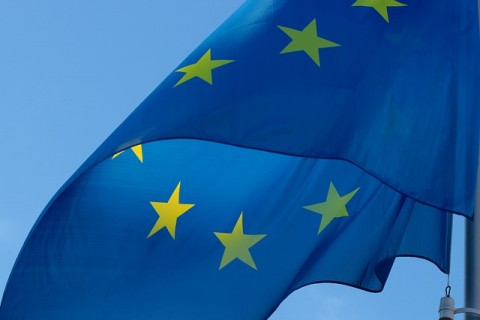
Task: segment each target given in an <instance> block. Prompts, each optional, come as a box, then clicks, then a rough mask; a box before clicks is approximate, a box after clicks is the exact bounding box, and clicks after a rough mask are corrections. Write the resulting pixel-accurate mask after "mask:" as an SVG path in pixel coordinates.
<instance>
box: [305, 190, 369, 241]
mask: <svg viewBox="0 0 480 320" xmlns="http://www.w3.org/2000/svg"><path fill="white" fill-rule="evenodd" d="M359 189H360V188H357V189H355V190H353V191H352V192H350V193H348V194H346V195H344V196H342V197H341V196H340V195H339V194H338V191H337V189H335V186H334V185H333V182H330V187H329V188H328V195H327V200H326V201H325V202H321V203H317V204H312V205H309V206H305V207H304V208H305V209H307V210H310V211H313V212H315V213H318V214H321V215H322V222H321V223H320V227H319V229H318V234H320V232H322V231H323V229H325V228H326V227H327V226H328V225H329V224H330V222H332V220H333V219H335V218H341V217H347V216H348V212H347V208H346V205H347V203H348V202H349V201H350V200H351V199H352V198H353V196H354V195H355V193H357V191H358V190H359Z"/></svg>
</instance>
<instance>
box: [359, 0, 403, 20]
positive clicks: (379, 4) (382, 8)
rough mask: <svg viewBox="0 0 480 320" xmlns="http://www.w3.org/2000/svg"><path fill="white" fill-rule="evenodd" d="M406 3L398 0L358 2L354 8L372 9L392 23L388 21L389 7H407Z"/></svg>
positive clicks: (360, 0) (361, 0)
mask: <svg viewBox="0 0 480 320" xmlns="http://www.w3.org/2000/svg"><path fill="white" fill-rule="evenodd" d="M405 6H407V5H406V4H404V3H401V2H398V1H396V0H357V1H355V3H354V4H352V7H370V8H373V9H375V11H377V12H378V14H380V15H381V16H382V17H383V19H385V21H387V22H390V21H389V19H388V10H387V8H388V7H405Z"/></svg>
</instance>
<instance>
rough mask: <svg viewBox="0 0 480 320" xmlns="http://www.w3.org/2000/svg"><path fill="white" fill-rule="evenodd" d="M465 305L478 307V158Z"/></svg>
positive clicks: (468, 226)
mask: <svg viewBox="0 0 480 320" xmlns="http://www.w3.org/2000/svg"><path fill="white" fill-rule="evenodd" d="M479 8H480V0H479ZM465 306H466V307H467V308H475V309H480V159H479V163H478V172H477V191H476V197H475V217H474V220H473V221H469V220H467V219H465ZM465 320H480V315H476V314H468V313H467V314H465Z"/></svg>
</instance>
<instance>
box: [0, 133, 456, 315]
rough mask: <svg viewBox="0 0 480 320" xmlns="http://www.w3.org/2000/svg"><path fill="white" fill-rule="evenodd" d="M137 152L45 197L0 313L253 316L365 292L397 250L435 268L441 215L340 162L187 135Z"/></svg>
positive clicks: (442, 239)
mask: <svg viewBox="0 0 480 320" xmlns="http://www.w3.org/2000/svg"><path fill="white" fill-rule="evenodd" d="M143 154H144V156H145V158H144V163H143V164H142V163H140V161H139V160H138V159H137V157H135V155H134V153H133V152H129V153H125V154H122V155H120V156H119V157H117V158H115V159H109V160H106V161H104V162H102V163H100V164H99V165H97V166H96V167H95V168H93V169H92V170H90V171H88V172H87V173H85V174H84V175H82V176H81V177H80V178H79V179H77V180H76V181H75V182H74V183H72V184H71V185H70V186H69V187H68V188H67V189H66V190H65V191H64V192H63V193H62V194H61V195H59V196H58V198H57V199H56V201H55V202H54V203H53V204H52V205H51V206H50V208H49V209H48V211H47V213H46V214H45V215H44V217H43V218H42V219H41V220H40V221H39V222H38V224H37V225H36V228H35V231H34V232H33V233H32V234H31V236H30V238H29V239H28V241H27V243H26V245H25V247H24V248H23V251H22V254H21V255H20V257H19V259H18V261H17V264H16V267H15V269H14V270H13V273H12V275H11V278H10V280H9V284H8V288H7V290H6V292H5V296H4V300H3V305H2V308H1V309H0V319H2V320H3V319H150V318H152V319H153V318H160V319H192V318H195V319H266V318H267V317H268V316H269V315H270V314H271V313H272V312H273V311H274V310H275V308H276V307H277V306H278V305H279V304H280V302H281V301H282V300H283V299H284V298H285V297H286V296H287V295H288V294H289V293H291V292H292V291H294V290H295V289H298V288H300V287H302V286H304V285H307V284H310V283H315V282H321V281H333V282H338V283H344V284H348V285H351V286H355V287H359V288H362V289H365V290H370V291H379V290H381V289H382V287H383V284H384V282H385V280H386V278H387V276H388V273H389V270H390V268H391V265H392V263H393V260H394V258H395V257H396V256H399V255H404V254H407V255H415V256H420V257H425V258H427V259H430V260H432V261H433V262H435V263H436V264H437V265H438V266H439V267H440V268H441V269H442V270H444V271H445V270H447V269H448V263H449V262H448V253H449V252H448V251H446V250H449V235H450V217H449V215H447V214H445V213H442V212H430V211H435V210H434V209H429V208H425V207H424V206H423V205H421V204H418V203H415V202H414V201H412V200H410V199H408V198H406V197H405V196H402V195H401V194H399V193H398V192H395V191H394V190H392V189H390V188H388V187H387V186H385V185H384V184H382V183H380V182H379V181H378V180H376V179H374V178H372V177H371V176H369V175H368V174H366V173H365V172H364V171H363V170H360V169H358V168H356V167H355V166H352V165H351V164H349V163H347V162H344V161H338V160H322V159H313V158H300V157H292V156H286V155H279V154H274V153H268V152H262V151H256V150H249V149H242V148H238V147H232V146H226V145H221V144H216V143H212V142H205V141H198V140H166V141H159V142H154V143H150V144H146V145H144V146H143ZM147 156H148V158H147ZM153 159H156V160H153ZM322 203H323V204H322ZM180 213H181V215H179V214H180ZM171 221H173V223H170V222H171ZM426 225H428V228H425V226H426ZM420 226H421V228H419V227H420ZM322 228H323V229H322Z"/></svg>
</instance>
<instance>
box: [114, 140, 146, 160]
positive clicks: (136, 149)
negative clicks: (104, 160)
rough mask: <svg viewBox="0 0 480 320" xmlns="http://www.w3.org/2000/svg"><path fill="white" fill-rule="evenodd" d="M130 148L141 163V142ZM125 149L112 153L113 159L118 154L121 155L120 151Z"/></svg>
mask: <svg viewBox="0 0 480 320" xmlns="http://www.w3.org/2000/svg"><path fill="white" fill-rule="evenodd" d="M130 149H132V151H133V153H134V154H135V155H136V156H137V158H138V160H140V162H142V163H143V151H142V145H141V144H137V145H136V146H133V147H131V148H130ZM124 152H125V150H122V151H120V152H117V153H115V154H114V155H113V157H112V159H115V158H116V157H118V156H119V155H121V154H122V153H124Z"/></svg>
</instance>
